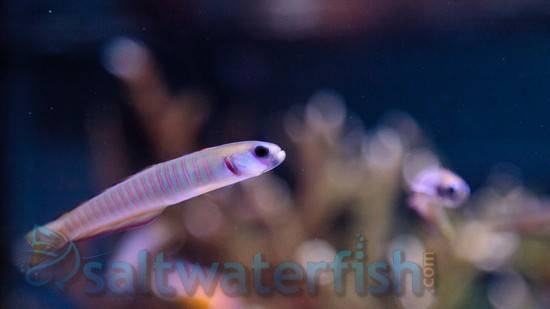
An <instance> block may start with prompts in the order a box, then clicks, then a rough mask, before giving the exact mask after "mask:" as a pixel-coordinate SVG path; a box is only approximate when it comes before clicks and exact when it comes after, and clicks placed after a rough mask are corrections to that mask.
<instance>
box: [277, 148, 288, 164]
mask: <svg viewBox="0 0 550 309" xmlns="http://www.w3.org/2000/svg"><path fill="white" fill-rule="evenodd" d="M274 157H275V164H276V165H279V164H281V163H283V161H284V160H285V158H286V152H285V151H284V150H279V151H278V152H277V153H276V154H275V155H274Z"/></svg>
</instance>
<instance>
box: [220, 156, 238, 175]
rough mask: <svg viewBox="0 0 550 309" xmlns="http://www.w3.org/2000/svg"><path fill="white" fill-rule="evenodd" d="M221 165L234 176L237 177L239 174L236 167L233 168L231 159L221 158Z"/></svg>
mask: <svg viewBox="0 0 550 309" xmlns="http://www.w3.org/2000/svg"><path fill="white" fill-rule="evenodd" d="M223 163H224V164H225V167H226V168H227V169H228V170H229V171H230V172H231V173H232V174H233V175H235V176H239V175H240V173H239V170H238V169H237V167H236V166H235V164H233V162H232V161H231V158H229V157H224V158H223Z"/></svg>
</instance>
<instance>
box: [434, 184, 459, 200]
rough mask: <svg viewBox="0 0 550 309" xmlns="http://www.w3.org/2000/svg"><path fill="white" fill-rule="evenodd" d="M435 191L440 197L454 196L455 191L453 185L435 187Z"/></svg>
mask: <svg viewBox="0 0 550 309" xmlns="http://www.w3.org/2000/svg"><path fill="white" fill-rule="evenodd" d="M437 193H438V194H439V196H441V197H447V198H454V197H456V193H457V191H456V188H455V187H454V186H441V187H438V188H437Z"/></svg>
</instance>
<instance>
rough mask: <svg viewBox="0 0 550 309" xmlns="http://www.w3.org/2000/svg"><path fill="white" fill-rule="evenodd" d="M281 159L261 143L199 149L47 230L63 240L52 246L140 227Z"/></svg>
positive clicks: (277, 149) (137, 177)
mask: <svg viewBox="0 0 550 309" xmlns="http://www.w3.org/2000/svg"><path fill="white" fill-rule="evenodd" d="M284 159H285V152H284V151H283V150H281V148H280V147H279V146H277V145H275V144H271V143H266V142H259V141H245V142H236V143H230V144H225V145H221V146H217V147H211V148H207V149H203V150H201V151H197V152H194V153H191V154H188V155H184V156H182V157H179V158H176V159H173V160H170V161H167V162H163V163H159V164H156V165H154V166H152V167H150V168H147V169H145V170H143V171H141V172H139V173H137V174H135V175H133V176H131V177H129V178H128V179H126V180H124V181H122V182H121V183H119V184H117V185H115V186H113V187H111V188H109V189H107V190H106V191H104V192H103V193H101V194H99V195H97V196H95V197H94V198H92V199H90V200H88V201H86V202H84V203H83V204H81V205H79V206H78V207H76V208H75V209H73V210H71V211H69V212H67V213H65V214H64V215H62V216H61V217H59V218H58V219H57V220H54V221H52V222H50V223H48V224H46V225H45V228H47V229H48V230H51V231H53V232H55V233H57V234H60V235H62V236H63V237H62V238H65V239H64V240H63V241H59V240H58V239H62V238H56V240H57V241H56V243H54V244H51V245H52V247H54V248H59V247H61V246H63V245H64V244H65V243H67V242H68V241H77V240H81V239H85V238H90V237H93V236H95V235H98V234H101V233H105V232H110V231H114V230H118V229H123V228H126V227H129V226H134V225H139V224H141V223H145V222H147V221H149V220H151V219H152V218H154V217H156V216H157V215H159V214H160V213H161V212H162V211H163V210H164V209H165V208H166V207H168V206H170V205H174V204H177V203H179V202H182V201H185V200H187V199H190V198H193V197H195V196H198V195H201V194H204V193H206V192H210V191H212V190H216V189H218V188H222V187H225V186H228V185H231V184H234V183H237V182H240V181H243V180H246V179H248V178H251V177H255V176H258V175H260V174H263V173H265V172H267V171H269V170H271V169H273V168H275V167H276V166H278V165H279V164H280V163H281V162H282V161H283V160H284ZM30 236H31V233H29V234H28V235H27V240H28V241H29V242H30V239H29V237H30Z"/></svg>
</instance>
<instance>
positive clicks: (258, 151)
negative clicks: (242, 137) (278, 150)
mask: <svg viewBox="0 0 550 309" xmlns="http://www.w3.org/2000/svg"><path fill="white" fill-rule="evenodd" d="M254 155H256V157H258V158H265V157H267V156H268V155H269V149H267V147H264V146H256V148H254Z"/></svg>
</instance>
